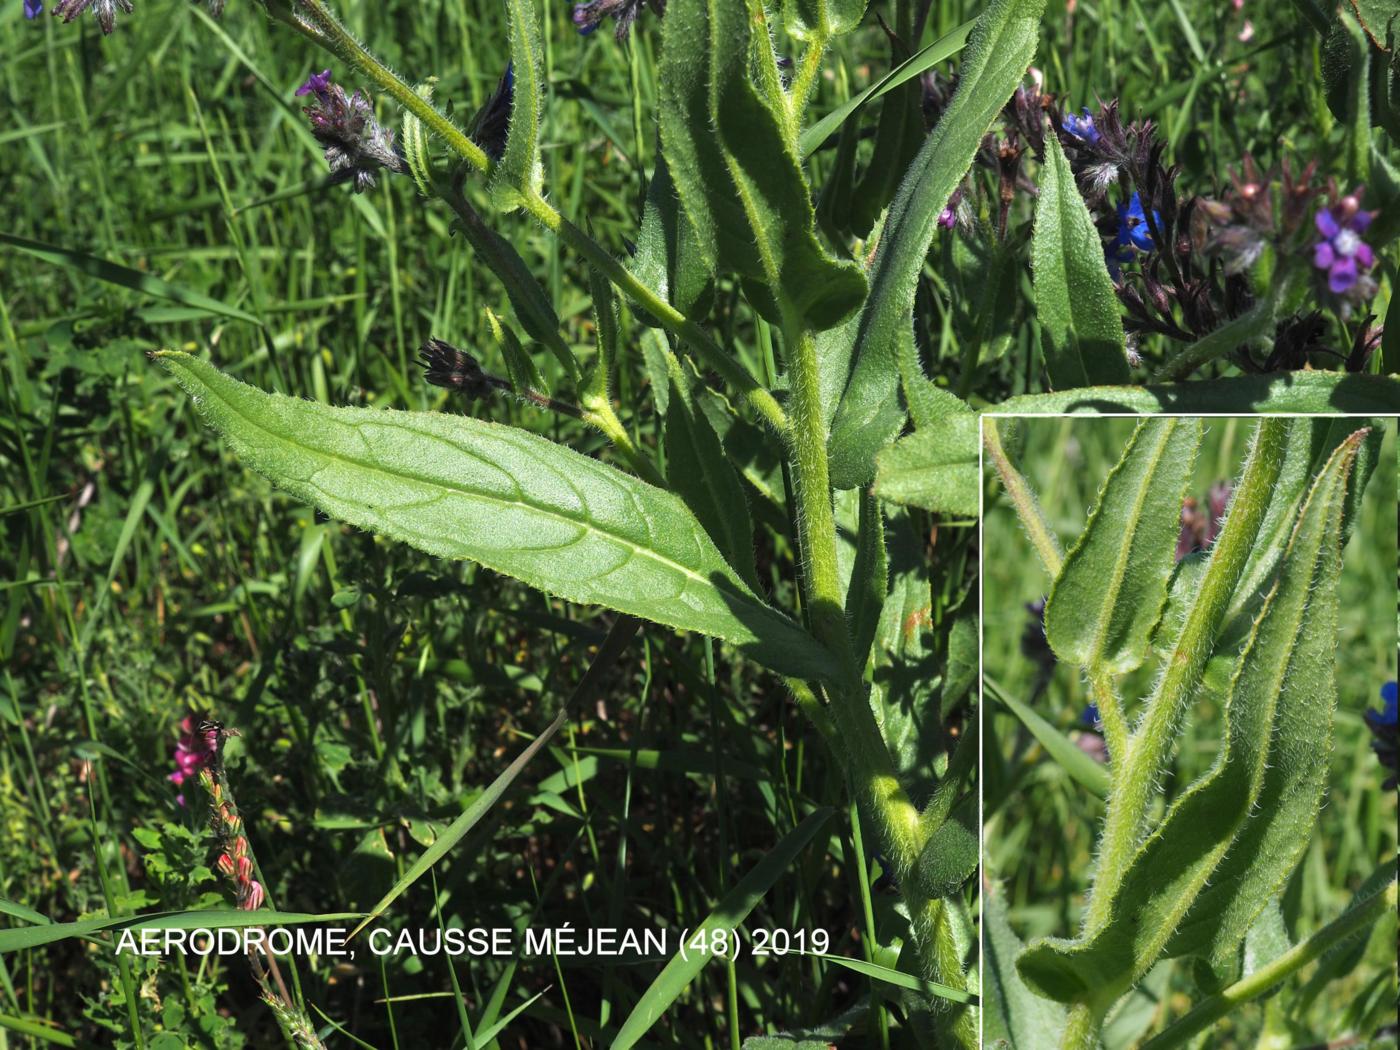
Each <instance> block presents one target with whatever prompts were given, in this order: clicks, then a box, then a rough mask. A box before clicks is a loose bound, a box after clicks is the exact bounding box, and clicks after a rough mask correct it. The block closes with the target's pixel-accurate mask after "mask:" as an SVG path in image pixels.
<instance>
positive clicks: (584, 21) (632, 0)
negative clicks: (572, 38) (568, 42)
mask: <svg viewBox="0 0 1400 1050" xmlns="http://www.w3.org/2000/svg"><path fill="white" fill-rule="evenodd" d="M644 7H650V8H651V9H652V10H653V11H654V12H656V15H657V17H660V16H661V15H663V14H665V13H666V0H586V2H585V3H581V4H575V5H574V27H575V28H576V29H577V30H578V31H579V33H580V35H582V36H588V35H589V34H590V33H594V32H596V31H597V29H598V27H599V26H600V25H602V24H603V20H604V19H608V18H611V19H613V20H614V21H616V23H617V28H616V29H615V30H614V31H613V33H614V35H615V36H616V37H617V39H618V40H620V41H621V40H626V39H627V34H628V33H630V32H631V31H632V23H633V22H635V21H636V20H637V16H638V15H640V14H641V13H642V8H644Z"/></svg>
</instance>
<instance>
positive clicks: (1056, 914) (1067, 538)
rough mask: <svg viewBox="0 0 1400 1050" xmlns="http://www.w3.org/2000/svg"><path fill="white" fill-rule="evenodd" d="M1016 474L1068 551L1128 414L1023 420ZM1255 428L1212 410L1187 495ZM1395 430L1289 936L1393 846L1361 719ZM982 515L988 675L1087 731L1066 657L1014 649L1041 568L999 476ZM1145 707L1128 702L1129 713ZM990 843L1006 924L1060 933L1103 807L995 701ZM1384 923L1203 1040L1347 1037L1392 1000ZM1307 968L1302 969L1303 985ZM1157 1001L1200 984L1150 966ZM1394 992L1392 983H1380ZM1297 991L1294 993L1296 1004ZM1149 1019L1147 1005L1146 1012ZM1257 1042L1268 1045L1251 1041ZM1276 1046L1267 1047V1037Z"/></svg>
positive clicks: (1376, 641) (1387, 673) (1182, 765)
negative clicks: (1310, 982)
mask: <svg viewBox="0 0 1400 1050" xmlns="http://www.w3.org/2000/svg"><path fill="white" fill-rule="evenodd" d="M1020 425H1021V426H1022V427H1024V431H1025V458H1024V462H1023V471H1024V473H1025V475H1026V476H1027V478H1028V480H1029V481H1030V483H1031V485H1032V487H1033V488H1034V489H1035V491H1036V492H1037V494H1038V495H1039V497H1040V501H1041V505H1042V507H1043V509H1044V512H1045V517H1046V520H1047V521H1048V523H1049V525H1050V526H1051V528H1052V530H1053V531H1054V532H1055V534H1056V535H1057V536H1058V537H1059V538H1060V540H1061V543H1062V544H1063V545H1065V546H1066V547H1068V546H1069V545H1070V544H1071V543H1072V541H1073V539H1074V537H1075V536H1077V535H1078V533H1079V530H1080V529H1082V528H1083V526H1084V522H1085V520H1086V518H1087V516H1088V513H1089V510H1090V508H1091V507H1092V506H1093V504H1094V501H1095V498H1096V495H1097V491H1098V486H1099V485H1100V484H1101V483H1102V480H1103V478H1105V477H1106V476H1107V474H1108V471H1109V470H1110V469H1111V468H1112V466H1113V464H1114V463H1115V462H1116V461H1117V458H1118V455H1119V454H1120V451H1121V449H1122V447H1123V445H1124V444H1125V443H1126V441H1127V439H1128V436H1129V435H1130V434H1131V432H1132V428H1133V426H1134V421H1133V420H1129V419H1104V420H1067V419H1060V420H1027V421H1023V422H1022V423H1021V424H1020ZM1252 425H1253V423H1252V421H1251V420H1247V419H1233V418H1231V419H1213V420H1211V421H1210V426H1209V428H1208V430H1207V432H1206V438H1205V442H1204V444H1203V446H1202V449H1201V453H1200V456H1199V458H1198V460H1197V463H1196V470H1195V476H1194V479H1193V481H1192V483H1191V485H1190V487H1189V489H1188V494H1189V495H1190V496H1193V497H1194V498H1196V499H1198V500H1200V501H1201V502H1202V504H1204V502H1205V500H1206V496H1207V493H1208V491H1209V488H1210V486H1211V485H1212V484H1213V483H1215V482H1217V481H1220V480H1224V479H1229V478H1232V477H1235V476H1237V475H1238V472H1239V468H1240V463H1241V461H1242V459H1243V455H1244V451H1245V446H1246V443H1247V441H1248V436H1249V432H1250V429H1251V427H1252ZM1395 457H1396V434H1395V427H1394V424H1393V422H1392V423H1391V424H1390V425H1389V426H1388V428H1387V432H1386V437H1385V441H1384V444H1383V446H1382V450H1381V458H1380V462H1379V465H1378V466H1377V468H1376V470H1375V473H1374V474H1373V475H1372V477H1371V481H1370V485H1369V486H1368V488H1367V491H1366V495H1365V500H1364V503H1363V505H1362V508H1361V511H1360V514H1359V515H1358V517H1357V521H1356V525H1355V531H1354V533H1353V535H1352V537H1351V541H1350V543H1349V545H1348V547H1347V549H1346V554H1345V560H1344V566H1343V573H1342V577H1341V579H1340V581H1339V601H1340V635H1339V639H1338V649H1337V692H1338V710H1337V715H1336V720H1335V735H1336V740H1335V744H1334V746H1333V748H1332V751H1331V753H1330V755H1329V754H1328V753H1327V752H1326V751H1325V750H1324V748H1323V743H1322V742H1321V741H1319V744H1318V747H1319V756H1318V760H1319V761H1328V762H1329V765H1330V769H1331V776H1330V780H1329V786H1328V790H1327V798H1326V802H1325V804H1324V808H1323V810H1322V812H1321V814H1320V816H1319V818H1318V827H1317V833H1316V834H1315V835H1314V836H1313V839H1312V844H1311V846H1310V847H1309V850H1308V853H1307V854H1306V855H1305V859H1304V861H1303V863H1302V865H1301V866H1300V868H1299V869H1298V872H1297V873H1296V874H1295V875H1294V876H1293V878H1292V880H1291V881H1290V883H1289V886H1288V889H1287V891H1286V894H1285V908H1286V914H1287V915H1288V918H1289V923H1290V930H1291V931H1292V933H1293V935H1294V936H1295V939H1301V937H1303V936H1305V935H1307V934H1308V933H1311V932H1313V931H1315V930H1317V929H1318V928H1319V927H1321V926H1322V925H1324V924H1325V923H1327V922H1328V921H1330V920H1331V919H1332V918H1334V917H1336V916H1337V915H1338V914H1340V912H1341V911H1342V909H1343V908H1344V907H1345V906H1346V904H1347V902H1348V901H1349V900H1350V899H1351V895H1352V893H1353V892H1354V891H1355V890H1356V889H1357V887H1358V886H1359V885H1360V884H1361V883H1362V881H1363V880H1364V879H1365V878H1366V877H1367V876H1369V875H1371V873H1372V872H1374V871H1375V870H1376V869H1377V867H1379V866H1380V865H1381V864H1382V863H1383V862H1385V861H1386V860H1387V859H1388V858H1393V857H1394V855H1395V848H1396V798H1395V793H1394V792H1393V791H1385V790H1382V789H1381V782H1382V781H1383V780H1384V779H1385V775H1386V774H1385V770H1384V769H1383V768H1382V767H1381V765H1380V764H1379V763H1378V762H1377V761H1376V758H1375V756H1374V755H1373V754H1372V753H1371V751H1370V740H1371V734H1370V731H1369V730H1368V729H1367V727H1366V725H1365V723H1364V722H1363V721H1362V717H1361V716H1362V713H1363V712H1364V711H1365V710H1367V709H1368V708H1376V707H1379V698H1378V694H1379V691H1380V688H1381V686H1382V684H1383V683H1385V682H1387V681H1391V680H1393V679H1394V678H1395V673H1396V634H1395V629H1394V626H1393V625H1392V622H1391V620H1392V613H1393V611H1394V608H1395V592H1394V590H1393V589H1392V583H1391V579H1392V576H1393V574H1394V566H1395V564H1396V488H1395V485H1396V458H1395ZM989 493H990V494H989V497H988V503H987V514H986V521H985V525H984V546H985V550H984V560H983V565H984V571H985V573H986V575H985V579H984V581H983V586H984V591H983V598H984V626H983V646H984V651H983V660H984V667H985V669H986V673H987V674H988V675H989V676H991V677H992V678H994V679H995V680H996V681H997V682H998V683H999V684H1000V685H1001V686H1002V687H1003V688H1004V689H1005V690H1006V692H1007V693H1009V694H1011V695H1012V696H1015V697H1017V698H1019V699H1021V700H1024V701H1027V702H1029V703H1031V704H1032V706H1033V707H1034V709H1035V710H1036V711H1037V712H1038V713H1039V714H1040V715H1042V716H1043V717H1044V718H1045V719H1047V720H1048V721H1049V722H1050V723H1051V724H1052V725H1054V726H1055V727H1056V728H1058V729H1059V730H1060V731H1062V732H1065V733H1067V734H1068V735H1070V736H1071V737H1074V738H1081V734H1082V733H1083V729H1084V727H1083V726H1082V725H1081V724H1080V722H1079V718H1080V714H1081V712H1082V711H1083V710H1084V707H1085V705H1086V704H1087V703H1088V702H1089V695H1088V690H1087V687H1086V684H1085V683H1084V681H1083V679H1082V677H1081V676H1080V675H1079V674H1078V673H1077V672H1076V670H1075V669H1074V668H1072V667H1068V666H1062V665H1056V666H1054V667H1053V670H1052V671H1051V673H1050V675H1049V677H1048V678H1047V679H1041V677H1040V672H1039V670H1038V668H1037V666H1036V664H1035V663H1034V662H1033V661H1032V660H1030V659H1028V658H1027V657H1026V656H1025V655H1024V654H1023V652H1022V650H1021V635H1022V631H1023V630H1024V628H1025V627H1026V625H1027V624H1028V622H1029V621H1030V616H1029V614H1028V613H1027V611H1026V608H1025V603H1028V602H1033V601H1035V600H1036V599H1038V598H1040V597H1042V596H1043V595H1044V594H1045V592H1046V591H1047V590H1048V588H1049V579H1048V577H1047V576H1046V574H1045V572H1044V570H1043V569H1042V568H1041V566H1040V563H1039V561H1038V560H1037V559H1036V557H1035V554H1034V551H1033V550H1032V548H1031V546H1030V543H1029V540H1028V539H1027V538H1026V536H1025V533H1024V532H1023V531H1022V530H1021V526H1020V524H1019V522H1018V520H1017V518H1016V515H1015V512H1014V510H1013V509H1012V507H1011V505H1010V504H1009V503H1008V502H1007V501H1006V500H1005V499H1004V497H1002V496H1001V494H1000V488H999V486H998V487H996V488H995V489H993V490H989ZM1157 669H1158V668H1157V661H1151V660H1150V661H1149V662H1148V664H1147V665H1146V666H1145V667H1144V668H1142V669H1140V670H1139V671H1137V672H1134V674H1133V675H1130V676H1128V678H1127V680H1126V681H1127V683H1128V684H1126V685H1125V687H1124V689H1123V690H1122V694H1123V695H1124V696H1127V697H1140V696H1143V695H1145V691H1146V689H1148V688H1150V685H1151V682H1152V676H1153V675H1154V674H1155V673H1156V671H1157ZM1138 711H1139V708H1138V707H1137V706H1136V705H1134V704H1132V703H1129V704H1128V706H1127V711H1126V713H1127V715H1128V717H1129V718H1130V719H1133V718H1135V717H1136V715H1137V714H1138ZM1210 716H1211V708H1210V706H1209V701H1203V702H1202V703H1201V704H1200V705H1198V708H1197V710H1196V712H1195V717H1194V718H1189V719H1188V724H1187V726H1186V728H1185V730H1184V733H1183V738H1182V740H1181V743H1180V745H1179V747H1178V748H1177V754H1176V758H1175V760H1174V764H1173V767H1172V770H1171V772H1170V774H1169V775H1168V778H1167V779H1166V782H1165V783H1164V785H1163V786H1164V787H1165V789H1166V791H1167V793H1168V797H1170V796H1171V795H1173V794H1175V793H1178V792H1179V791H1180V790H1181V789H1182V788H1184V787H1185V786H1186V785H1187V784H1189V783H1190V782H1191V781H1192V780H1193V779H1194V778H1195V777H1196V776H1197V775H1199V774H1200V773H1202V772H1204V770H1205V769H1206V768H1207V767H1208V766H1209V764H1210V762H1211V760H1212V759H1213V757H1214V749H1215V747H1216V746H1217V744H1218V740H1217V739H1216V736H1215V734H1214V733H1213V730H1212V726H1213V724H1214V723H1213V720H1212V719H1211V717H1210ZM986 719H987V726H986V728H987V744H986V747H987V751H986V757H985V763H986V765H985V782H984V806H985V815H984V820H985V824H984V836H985V838H984V843H985V845H984V849H985V863H986V865H987V870H988V872H989V874H990V875H991V876H992V877H995V878H997V879H999V880H1002V881H1003V882H1004V884H1005V887H1006V899H1007V903H1008V906H1009V907H1010V909H1011V921H1012V924H1013V926H1014V927H1015V929H1016V931H1017V933H1018V934H1019V935H1020V936H1021V938H1022V940H1023V941H1029V940H1031V939H1033V938H1035V937H1040V936H1047V935H1059V936H1063V935H1066V934H1068V933H1070V932H1072V931H1074V930H1075V929H1077V928H1078V924H1079V920H1080V914H1081V908H1082V905H1083V901H1084V894H1085V891H1086V890H1087V888H1088V886H1087V882H1088V877H1089V873H1090V870H1091V867H1092V860H1093V851H1094V847H1095V842H1094V836H1095V834H1096V833H1097V829H1098V826H1099V823H1100V821H1101V820H1102V817H1103V808H1104V807H1103V804H1102V802H1101V801H1100V800H1099V799H1097V798H1095V797H1094V796H1093V795H1092V794H1091V793H1090V792H1089V791H1087V790H1086V789H1085V788H1083V787H1082V786H1080V785H1079V784H1077V783H1075V782H1074V781H1073V780H1071V779H1070V778H1069V777H1068V775H1067V774H1066V773H1065V772H1064V770H1063V769H1062V768H1061V767H1059V766H1058V765H1056V763H1055V762H1053V761H1052V760H1050V759H1049V758H1048V756H1047V755H1046V753H1045V751H1044V750H1043V748H1042V747H1041V746H1040V745H1039V744H1037V743H1036V742H1035V740H1034V738H1032V737H1031V736H1030V735H1029V733H1027V732H1026V731H1025V730H1024V729H1022V728H1021V726H1020V723H1019V722H1018V721H1017V720H1016V718H1015V717H1013V716H1012V715H1010V714H1009V713H1007V712H1006V711H1005V710H1004V709H1001V708H1000V707H999V706H998V705H991V706H989V707H988V708H987V711H986ZM1386 929H1387V927H1386V924H1384V923H1382V924H1380V926H1379V927H1378V928H1377V932H1376V936H1375V937H1373V938H1372V940H1371V944H1370V947H1369V949H1368V951H1367V954H1366V961H1365V964H1363V965H1358V966H1357V967H1356V968H1355V970H1354V971H1353V972H1350V973H1349V974H1347V975H1345V976H1344V977H1343V978H1341V979H1339V980H1337V981H1336V982H1334V983H1332V984H1329V985H1327V986H1326V987H1325V988H1324V990H1323V991H1322V993H1321V995H1320V996H1318V997H1317V998H1316V999H1315V1000H1314V1001H1313V1002H1312V1003H1311V1004H1310V1005H1307V1006H1304V1007H1302V1008H1300V1009H1298V1010H1297V1012H1296V1013H1295V1014H1291V1015H1289V1016H1288V1017H1287V1018H1286V1020H1285V1018H1284V1016H1283V1013H1282V1010H1280V1009H1279V1008H1278V1004H1277V1003H1275V1004H1274V1005H1273V1006H1270V1007H1268V1008H1267V1010H1268V1022H1267V1028H1266V1026H1265V1015H1266V1008H1264V1007H1261V1006H1257V1005H1256V1006H1251V1007H1245V1008H1244V1009H1241V1010H1239V1011H1237V1012H1236V1013H1235V1014H1233V1015H1232V1016H1231V1018H1230V1019H1229V1020H1228V1021H1227V1022H1225V1023H1224V1024H1223V1025H1221V1026H1219V1027H1217V1028H1216V1029H1215V1030H1213V1034H1212V1035H1211V1037H1210V1041H1208V1044H1207V1045H1210V1046H1222V1047H1235V1046H1240V1047H1244V1046H1253V1045H1255V1041H1256V1040H1257V1039H1258V1038H1259V1037H1260V1035H1261V1033H1263V1032H1265V1031H1267V1032H1269V1033H1270V1037H1271V1038H1275V1039H1277V1038H1279V1037H1280V1033H1283V1037H1284V1038H1287V1039H1291V1040H1293V1042H1287V1043H1285V1044H1284V1045H1308V1044H1311V1043H1313V1042H1318V1043H1321V1042H1324V1041H1326V1040H1327V1039H1332V1038H1339V1037H1341V1036H1344V1035H1348V1034H1355V1033H1356V1031H1357V1028H1356V1027H1355V1026H1356V1025H1357V1024H1358V1022H1359V1018H1358V1016H1357V1014H1356V1013H1354V1012H1351V1010H1350V1009H1349V1007H1354V1008H1355V1009H1357V1010H1359V1009H1360V1006H1359V1005H1358V1004H1362V1003H1366V1004H1371V1005H1372V1006H1373V1007H1374V1005H1375V1004H1376V1003H1377V1002H1381V1003H1384V1002H1387V1001H1393V998H1394V981H1395V971H1394V968H1393V950H1392V949H1393V927H1390V933H1387V932H1386ZM1309 975H1310V971H1305V973H1304V974H1303V978H1302V980H1300V981H1299V982H1298V984H1299V985H1301V983H1302V981H1305V980H1306V979H1307V978H1308V977H1309ZM1154 982H1161V983H1160V984H1157V985H1155V986H1154V988H1153V990H1154V992H1155V993H1156V994H1157V995H1159V996H1160V997H1161V1003H1160V1006H1159V1007H1158V1009H1157V1011H1156V1012H1155V1016H1156V1017H1157V1023H1156V1024H1155V1025H1154V1029H1155V1030H1160V1027H1161V1026H1162V1022H1163V1021H1164V1020H1165V1019H1170V1018H1172V1017H1175V1016H1179V1015H1180V1014H1181V1013H1183V1012H1184V1010H1185V1008H1186V1007H1187V1006H1188V1005H1189V1004H1190V1003H1191V1002H1192V1001H1193V999H1194V998H1195V997H1196V996H1197V995H1198V993H1197V992H1196V990H1195V987H1194V985H1193V983H1192V980H1191V975H1190V973H1189V967H1186V966H1184V965H1181V964H1179V963H1175V964H1174V963H1171V962H1167V963H1162V964H1159V966H1158V967H1157V969H1156V970H1155V971H1154V973H1153V975H1151V976H1149V978H1148V984H1149V985H1153V984H1154ZM1387 988H1388V989H1389V991H1387V990H1386V989H1387ZM1290 1001H1291V1000H1290ZM1149 1016H1152V1014H1149ZM1260 1045H1264V1044H1260ZM1268 1045H1276V1044H1268Z"/></svg>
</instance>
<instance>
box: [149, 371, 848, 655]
mask: <svg viewBox="0 0 1400 1050" xmlns="http://www.w3.org/2000/svg"><path fill="white" fill-rule="evenodd" d="M158 356H159V357H160V359H161V363H162V364H164V365H165V366H166V367H167V368H168V369H169V370H170V371H171V373H172V374H173V375H174V376H175V378H176V380H177V381H178V382H179V383H180V385H181V386H182V387H184V389H185V391H186V393H188V394H189V395H190V396H191V397H192V398H194V400H195V401H196V403H197V404H198V405H199V407H200V409H201V411H202V412H203V413H204V417H205V419H207V420H208V421H209V423H210V424H212V425H213V426H214V427H215V428H216V429H217V430H218V431H220V433H222V434H223V436H224V437H225V439H226V440H227V441H228V442H229V444H230V445H231V446H232V447H233V450H234V452H235V453H236V454H237V455H238V457H239V458H240V459H242V460H243V461H244V463H246V464H247V465H248V466H250V467H252V468H253V469H254V470H257V471H258V472H259V473H261V474H263V475H265V476H266V477H267V478H268V479H269V480H271V481H272V482H273V483H274V484H276V485H278V486H280V487H281V488H284V489H286V490H287V491H288V492H290V493H291V494H292V495H294V496H296V497H297V498H299V499H302V500H305V501H307V502H309V503H313V504H315V505H316V506H318V507H320V508H321V509H322V510H324V511H325V512H326V513H328V514H330V515H332V516H334V517H336V518H339V519H340V520H342V521H346V522H349V523H350V524H351V525H355V526H358V527H359V528H363V529H368V530H370V531H372V532H377V533H380V534H382V535H385V536H388V537H390V538H391V539H396V540H400V541H402V542H404V543H408V544H410V545H412V546H414V547H417V548H418V549H419V550H422V551H426V552H428V553H429V554H433V555H437V556H438V557H443V558H466V559H469V560H471V561H475V562H480V563H481V564H482V565H485V566H486V567H487V568H490V569H494V570H496V571H497V572H501V573H505V574H506V575H508V576H514V577H515V578H516V579H518V580H523V581H524V582H525V583H527V584H529V585H530V586H532V587H537V588H539V589H540V590H542V591H545V592H547V593H549V594H555V595H558V596H559V597H561V598H564V599H566V600H568V601H573V602H581V603H585V604H595V605H604V606H607V607H608V608H611V609H617V610H618V611H620V612H625V613H630V614H631V615H633V616H639V617H642V618H643V619H647V620H653V621H655V622H657V623H664V624H668V625H670V626H672V627H678V628H681V629H682V630H689V631H699V632H702V633H704V634H709V635H713V636H715V637H717V638H722V639H724V640H726V641H728V642H732V643H733V644H735V645H737V646H739V647H740V648H741V649H743V650H744V652H746V653H748V654H750V655H751V656H753V658H754V659H756V660H758V661H759V662H761V663H764V664H766V665H767V666H769V667H772V668H774V669H775V670H779V671H781V672H782V673H784V674H790V675H797V676H800V677H806V678H810V677H813V676H818V677H820V676H828V675H830V674H832V673H833V671H834V667H835V663H834V660H833V658H832V657H831V655H830V654H829V653H828V651H827V650H826V649H825V648H824V647H823V646H822V645H820V644H819V643H818V642H817V641H816V640H815V639H813V638H812V637H811V636H810V635H808V634H807V633H806V632H805V631H803V630H802V629H801V628H800V627H798V626H797V625H796V624H795V623H793V622H792V621H791V620H790V619H788V618H787V617H786V616H784V615H783V614H782V613H780V612H778V611H777V610H775V609H773V608H771V607H769V606H768V605H767V604H765V603H764V602H763V601H762V600H761V599H760V598H758V596H757V595H755V594H754V593H753V591H751V590H750V589H749V588H748V586H746V585H745V584H744V583H743V582H742V581H741V580H740V579H739V577H738V576H737V575H736V574H735V572H734V570H733V569H731V568H730V567H729V566H728V565H727V564H726V563H725V561H724V558H723V557H722V556H721V555H720V553H719V551H718V550H717V549H716V548H715V545H714V543H713V542H712V541H711V540H710V537H709V536H708V535H706V533H705V530H704V528H702V527H701V525H700V522H699V521H697V520H696V518H695V515H694V514H692V513H691V512H690V510H689V508H687V507H686V505H685V504H684V503H682V502H681V501H680V499H678V498H677V497H676V496H675V495H674V494H672V493H669V492H665V491H663V490H661V489H657V488H655V487H653V486H651V485H648V484H646V483H645V482H643V481H639V480H637V479H636V478H634V477H631V476H630V475H627V474H624V473H623V472H622V471H620V470H616V469H614V468H612V467H609V466H607V465H606V464H603V463H599V462H597V461H596V460H592V459H589V458H588V457H587V456H582V455H579V454H578V453H577V452H574V451H572V450H570V449H567V448H563V447H562V446H559V445H556V444H554V443H552V442H550V441H546V440H545V439H544V438H541V437H539V436H537V435H535V434H530V433H527V432H525V431H522V430H517V429H514V428H512V427H505V426H500V425H498V424H495V423H488V422H485V421H483V420H478V419H469V418H465V417H460V416H448V415H443V414H439V413H426V412H391V411H383V410H376V409H363V408H328V407H326V406H324V405H318V404H316V403H314V402H311V401H303V400H300V399H297V398H292V397H286V396H284V395H281V394H266V393H263V392H262V391H260V390H257V389H255V388H253V387H250V386H247V385H246V384H244V383H240V382H238V381H237V380H235V379H232V378H230V377H229V376H227V375H224V374H223V373H221V372H220V371H218V369H216V368H214V367H213V366H212V365H210V364H208V363H206V362H203V361H199V360H197V359H195V358H192V357H190V356H189V355H187V354H182V353H175V352H170V351H166V352H162V353H161V354H159V355H158Z"/></svg>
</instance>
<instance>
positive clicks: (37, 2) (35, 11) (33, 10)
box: [24, 0, 44, 18]
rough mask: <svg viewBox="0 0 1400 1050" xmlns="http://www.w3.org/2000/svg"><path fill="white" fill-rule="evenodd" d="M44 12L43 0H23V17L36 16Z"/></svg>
mask: <svg viewBox="0 0 1400 1050" xmlns="http://www.w3.org/2000/svg"><path fill="white" fill-rule="evenodd" d="M43 13H44V4H43V0H24V17H25V18H38V17H39V16H40V15H42V14H43Z"/></svg>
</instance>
